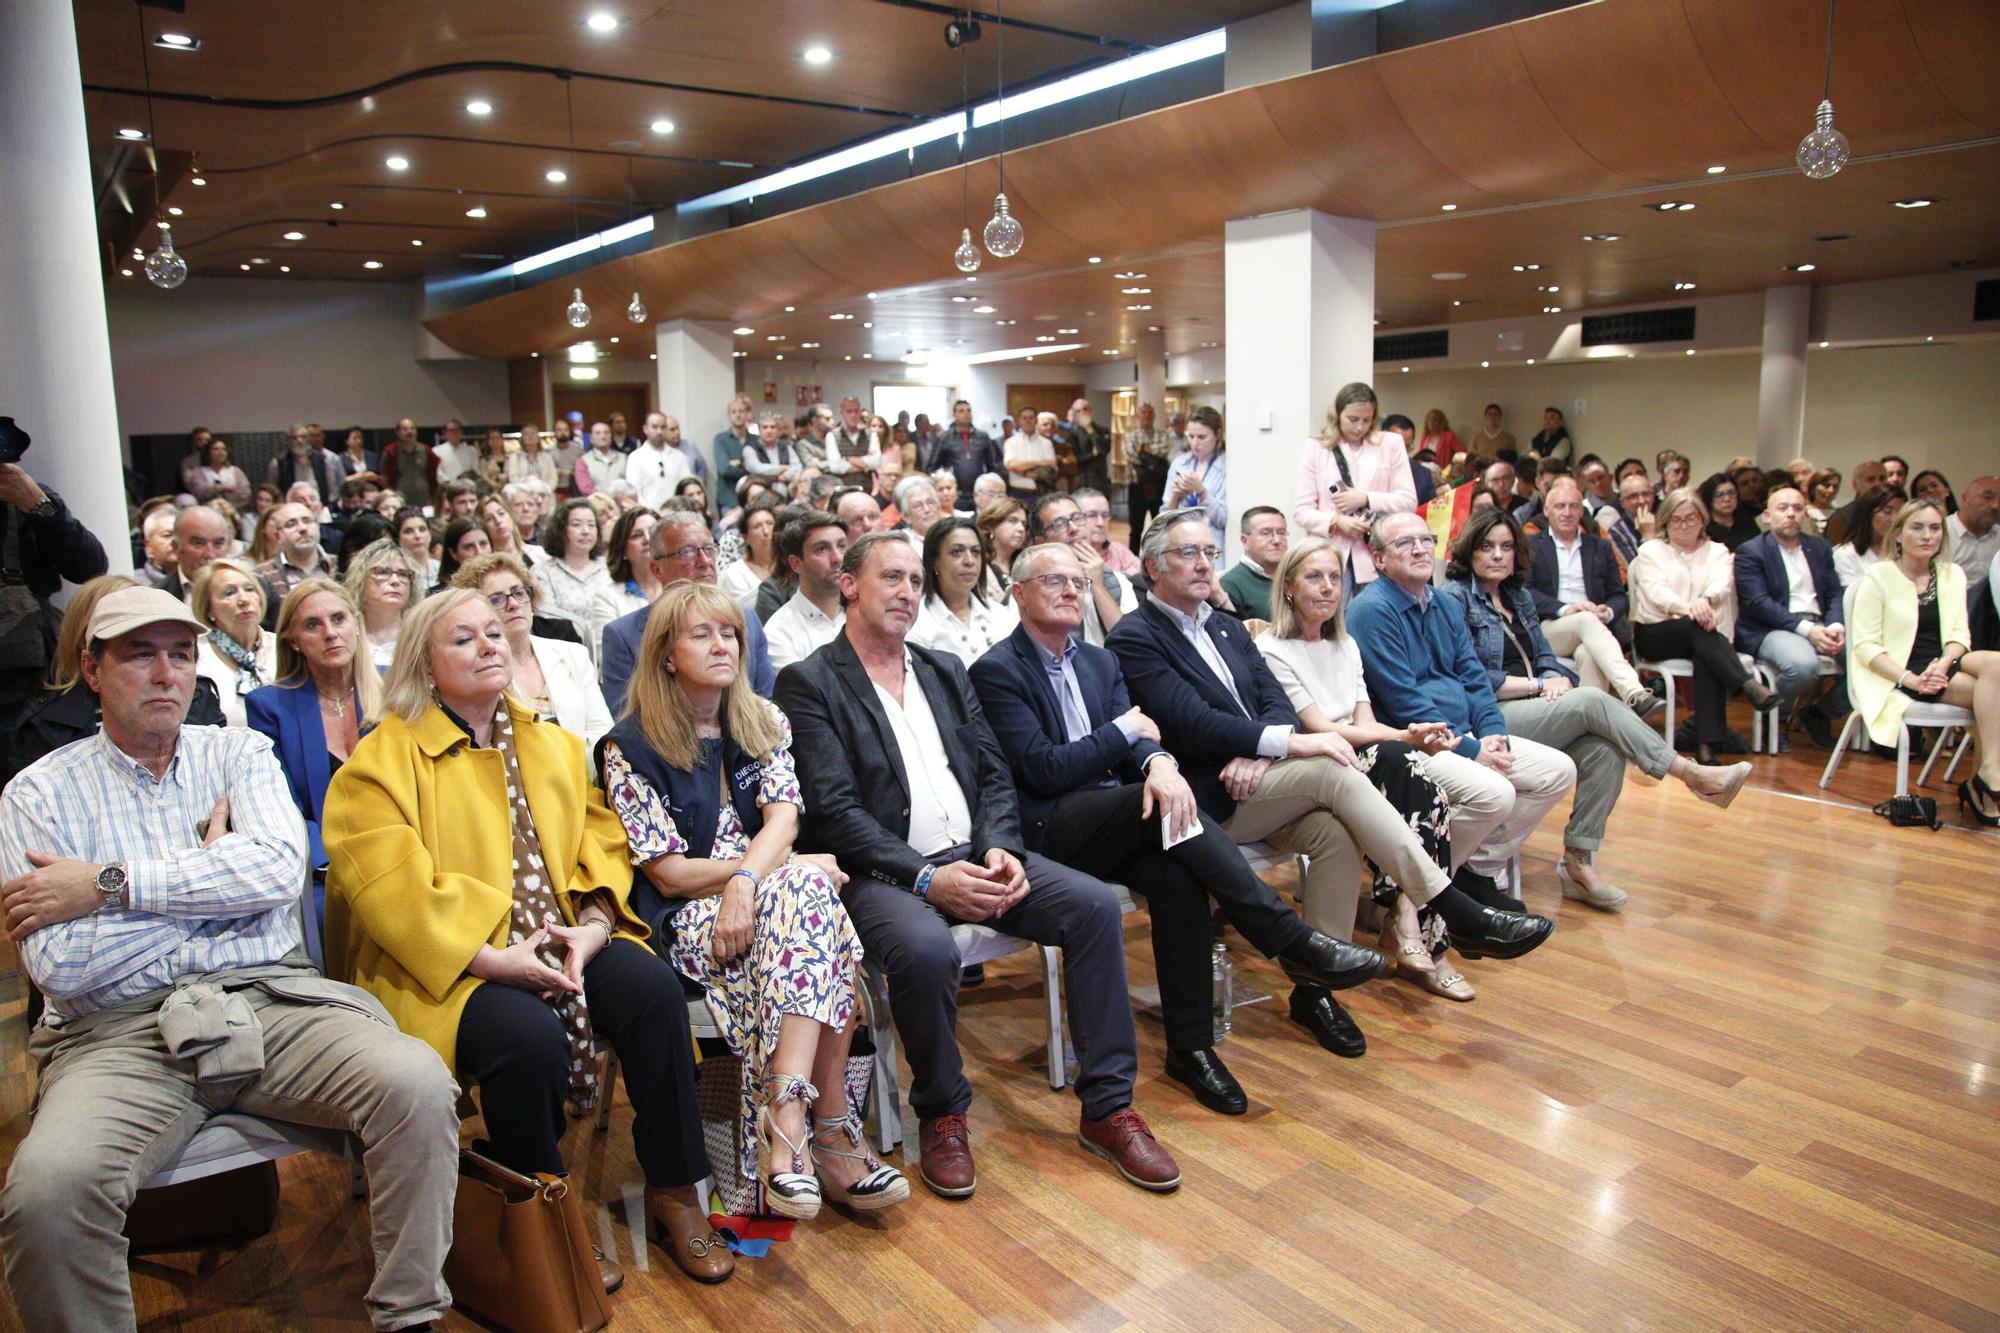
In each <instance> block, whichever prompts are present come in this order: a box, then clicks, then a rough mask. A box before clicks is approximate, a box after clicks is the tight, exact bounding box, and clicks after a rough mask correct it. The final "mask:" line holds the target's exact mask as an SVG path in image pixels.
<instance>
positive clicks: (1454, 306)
mask: <svg viewBox="0 0 2000 1333" xmlns="http://www.w3.org/2000/svg"><path fill="white" fill-rule="evenodd" d="M1451 304H1452V308H1453V309H1456V308H1458V307H1459V306H1462V305H1464V304H1465V302H1463V301H1453V302H1452V303H1451Z"/></svg>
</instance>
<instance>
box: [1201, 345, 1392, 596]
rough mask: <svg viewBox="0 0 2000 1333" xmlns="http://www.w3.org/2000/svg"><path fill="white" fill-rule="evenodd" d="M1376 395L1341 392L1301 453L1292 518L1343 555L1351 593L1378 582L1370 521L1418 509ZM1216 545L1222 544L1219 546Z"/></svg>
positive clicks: (1362, 389)
mask: <svg viewBox="0 0 2000 1333" xmlns="http://www.w3.org/2000/svg"><path fill="white" fill-rule="evenodd" d="M1380 410H1381V409H1380V407H1379V406H1378V404H1377V403H1376V400H1375V390H1374V389H1372V388H1370V387H1369V386H1368V385H1366V384H1363V383H1360V382H1358V381H1357V382H1355V383H1353V384H1349V385H1345V386H1344V387H1342V389H1341V390H1340V392H1339V393H1337V394H1335V395H1334V398H1333V407H1332V408H1331V409H1329V410H1328V412H1327V414H1326V425H1325V426H1324V427H1322V428H1321V430H1320V433H1319V434H1318V435H1317V436H1315V437H1313V439H1312V440H1311V441H1309V442H1308V443H1307V444H1306V447H1305V452H1304V453H1303V454H1301V455H1300V456H1299V471H1298V493H1297V495H1296V496H1294V497H1293V500H1292V521H1293V522H1294V523H1296V524H1298V525H1299V527H1301V528H1303V529H1304V530H1305V532H1306V534H1307V535H1308V536H1313V537H1325V538H1327V539H1328V540H1330V541H1332V542H1333V544H1334V546H1335V547H1336V548H1337V549H1338V550H1339V551H1340V555H1341V559H1342V560H1343V561H1344V562H1345V568H1346V573H1345V574H1344V576H1343V577H1345V578H1346V579H1347V582H1348V586H1349V587H1350V588H1352V587H1355V586H1357V585H1359V584H1363V583H1371V582H1373V581H1374V579H1375V561H1374V559H1373V557H1371V556H1370V555H1369V553H1368V521H1369V519H1370V517H1371V516H1373V515H1377V514H1395V513H1404V512H1407V511H1409V510H1412V509H1415V508H1416V507H1417V483H1416V478H1415V476H1414V475H1413V474H1412V473H1411V472H1410V456H1409V454H1408V453H1407V452H1406V451H1405V450H1404V448H1403V437H1402V436H1400V435H1397V434H1396V433H1394V432H1393V431H1380V430H1377V429H1376V428H1375V424H1376V420H1377V418H1378V416H1379V415H1380ZM1217 545H1221V543H1220V542H1218V543H1217Z"/></svg>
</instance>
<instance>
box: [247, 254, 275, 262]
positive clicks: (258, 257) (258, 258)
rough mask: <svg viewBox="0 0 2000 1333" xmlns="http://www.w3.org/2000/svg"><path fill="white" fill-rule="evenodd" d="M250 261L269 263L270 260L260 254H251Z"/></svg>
mask: <svg viewBox="0 0 2000 1333" xmlns="http://www.w3.org/2000/svg"><path fill="white" fill-rule="evenodd" d="M250 262H251V263H253V264H268V263H270V262H271V261H270V260H268V259H266V258H264V256H262V255H252V256H251V257H250Z"/></svg>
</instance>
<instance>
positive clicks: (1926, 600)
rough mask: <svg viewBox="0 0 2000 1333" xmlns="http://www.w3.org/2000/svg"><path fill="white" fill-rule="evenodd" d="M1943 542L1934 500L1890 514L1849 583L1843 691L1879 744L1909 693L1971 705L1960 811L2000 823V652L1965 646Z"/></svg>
mask: <svg viewBox="0 0 2000 1333" xmlns="http://www.w3.org/2000/svg"><path fill="white" fill-rule="evenodd" d="M1949 541H1950V538H1949V537H1948V536H1947V535H1946V534H1945V527H1944V511H1943V510H1942V509H1940V508H1939V507H1938V506H1937V505H1936V504H1935V503H1933V502H1932V501H1929V500H1912V501H1911V502H1910V503H1908V504H1906V505H1904V506H1903V507H1902V508H1901V509H1900V510H1898V511H1897V513H1896V516H1895V517H1894V518H1893V519H1891V520H1890V522H1889V530H1888V532H1887V533H1886V534H1885V535H1884V538H1883V550H1884V551H1885V552H1886V556H1885V558H1884V559H1882V560H1879V561H1877V562H1876V563H1875V564H1873V565H1870V566H1869V567H1868V570H1867V572H1866V573H1865V574H1863V575H1862V576H1861V581H1860V582H1859V583H1858V584H1856V585H1855V590H1854V610H1853V612H1852V613H1851V614H1850V615H1849V616H1848V618H1847V633H1848V642H1849V643H1850V644H1851V645H1853V646H1852V647H1851V648H1850V649H1849V652H1850V657H1849V659H1848V665H1847V682H1848V685H1847V688H1848V692H1849V694H1850V695H1851V697H1852V699H1853V702H1854V708H1855V711H1856V712H1858V713H1859V714H1860V715H1861V719H1862V721H1864V722H1865V723H1867V725H1868V734H1869V736H1871V737H1872V738H1873V739H1874V740H1875V741H1876V743H1877V744H1881V745H1893V744H1895V742H1896V733H1897V730H1898V728H1899V727H1900V725H1901V724H1902V720H1903V711H1904V710H1905V709H1906V708H1908V707H1909V706H1910V705H1909V701H1910V700H1912V699H1921V700H1923V701H1925V702H1926V703H1948V704H1957V705H1958V706H1959V707H1960V708H1969V709H1971V710H1972V729H1973V732H1974V734H1975V735H1976V736H1977V737H1978V738H1979V767H1978V768H1977V769H1976V770H1975V771H1974V772H1973V775H1972V780H1971V781H1970V782H1961V783H1960V784H1959V785H1958V803H1959V808H1960V809H1961V810H1963V811H1966V812H1968V813H1970V814H1971V815H1972V817H1973V818H1975V819H1977V820H1978V821H1979V822H1980V823H1982V824H1993V825H2000V792H1996V788H2000V653H1975V652H1970V651H1968V647H1969V645H1970V644H1971V642H1972V632H1971V630H1970V629H1968V628H1967V626H1966V614H1965V571H1964V570H1962V569H1960V568H1959V567H1958V566H1957V565H1955V564H1953V563H1952V560H1951V551H1950V548H1949V546H1948V544H1947V543H1948V542H1949Z"/></svg>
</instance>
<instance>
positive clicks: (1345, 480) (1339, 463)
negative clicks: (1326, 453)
mask: <svg viewBox="0 0 2000 1333" xmlns="http://www.w3.org/2000/svg"><path fill="white" fill-rule="evenodd" d="M1333 465H1334V466H1335V467H1337V468H1339V469H1340V484H1341V485H1343V486H1345V487H1347V488H1348V489H1349V490H1353V489H1354V473H1353V471H1352V470H1351V469H1350V468H1349V467H1348V466H1347V455H1346V454H1344V453H1342V452H1341V451H1340V441H1339V440H1335V441H1334V442H1333Z"/></svg>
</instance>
